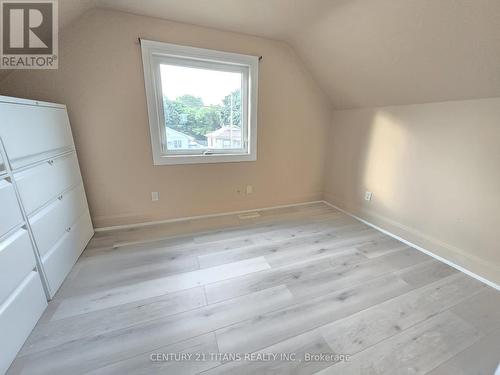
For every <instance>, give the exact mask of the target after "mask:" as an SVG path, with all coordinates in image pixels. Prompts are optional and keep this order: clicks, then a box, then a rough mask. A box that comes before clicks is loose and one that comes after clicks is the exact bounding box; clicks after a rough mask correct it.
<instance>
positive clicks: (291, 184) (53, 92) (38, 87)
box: [0, 10, 331, 227]
mask: <svg viewBox="0 0 500 375" xmlns="http://www.w3.org/2000/svg"><path fill="white" fill-rule="evenodd" d="M138 36H141V37H143V38H148V39H152V40H159V41H165V42H171V43H179V44H186V45H191V46H196V47H204V48H212V49H219V50H223V51H230V52H240V53H245V54H253V55H262V56H263V60H262V62H261V66H260V79H259V116H258V127H259V130H258V161H257V162H246V163H224V164H210V165H208V164H203V165H182V166H156V167H153V163H152V156H151V144H150V139H149V129H148V119H147V112H146V102H145V94H144V82H143V72H142V63H141V57H140V48H139V45H138V44H137V37H138ZM59 66H60V68H59V70H57V71H42V72H15V73H13V74H11V75H10V76H9V77H7V79H6V81H4V82H2V83H1V84H0V85H1V87H0V93H2V94H3V95H12V96H20V97H26V98H32V99H41V100H48V101H56V102H61V103H65V104H67V106H68V110H69V115H70V120H71V124H72V128H73V133H74V137H75V142H76V147H77V152H78V155H79V159H80V164H81V169H82V173H83V178H84V180H85V187H86V191H87V195H88V198H89V203H90V209H91V214H92V218H93V221H94V225H95V226H97V227H101V226H109V225H119V224H126V223H135V222H143V221H149V220H159V219H168V218H176V217H183V216H192V215H202V214H208V213H216V212H225V211H232V210H240V209H250V208H257V207H264V206H272V205H279V204H288V203H294V202H303V201H310V200H317V199H321V198H322V188H323V186H322V185H323V175H322V174H323V170H324V168H323V162H324V160H325V155H324V154H325V149H326V134H327V128H328V126H329V121H330V115H331V113H330V106H329V103H328V102H327V100H326V99H325V95H324V94H323V92H321V91H320V90H319V89H318V87H317V85H316V84H315V82H314V81H313V80H312V79H311V77H310V75H309V74H308V72H307V71H306V69H305V68H304V66H303V65H302V63H301V61H300V60H299V59H298V58H297V56H296V55H295V54H294V52H293V51H292V50H291V49H290V48H289V47H288V45H286V44H284V43H281V42H277V41H272V40H267V39H262V38H257V37H252V36H247V35H242V34H235V33H230V32H222V31H217V30H214V29H207V28H202V27H196V26H192V25H187V24H180V23H172V22H168V21H164V20H160V19H155V18H146V17H140V16H134V15H131V14H127V13H122V12H114V11H106V10H95V11H90V12H88V13H86V14H85V15H84V16H83V17H82V18H81V19H79V20H78V22H77V23H74V24H73V25H71V26H70V27H69V28H67V29H65V30H64V32H63V33H62V40H61V44H60V62H59ZM246 184H252V185H254V194H252V195H241V194H238V193H237V192H236V191H237V189H238V188H242V187H243V186H245V185H246ZM151 191H159V192H160V201H158V202H151Z"/></svg>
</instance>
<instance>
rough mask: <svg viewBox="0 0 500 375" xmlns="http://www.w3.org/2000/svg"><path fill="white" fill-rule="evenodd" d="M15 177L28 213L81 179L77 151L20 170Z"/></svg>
mask: <svg viewBox="0 0 500 375" xmlns="http://www.w3.org/2000/svg"><path fill="white" fill-rule="evenodd" d="M14 178H15V179H16V183H17V187H18V188H19V193H20V194H21V199H22V201H23V204H24V208H25V209H26V212H27V213H28V215H29V214H31V213H32V212H33V211H35V210H36V209H38V208H40V207H41V206H43V205H44V204H45V203H47V202H49V201H50V200H52V199H54V198H56V197H58V196H59V195H60V194H61V193H62V192H63V191H64V190H66V189H68V188H69V187H71V186H72V185H76V184H77V183H78V182H80V181H81V177H80V169H79V167H78V161H77V159H76V154H75V153H71V154H70V155H67V156H64V157H60V158H57V159H54V160H51V161H49V162H46V163H43V164H39V165H37V166H34V167H33V168H30V169H27V170H24V171H22V172H18V173H16V174H15V175H14Z"/></svg>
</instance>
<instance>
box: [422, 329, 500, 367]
mask: <svg viewBox="0 0 500 375" xmlns="http://www.w3.org/2000/svg"><path fill="white" fill-rule="evenodd" d="M498 368H500V330H498V329H497V330H496V331H492V332H491V333H490V334H489V335H488V336H486V337H484V338H482V339H480V340H479V341H476V342H475V343H474V344H472V345H471V346H469V347H468V348H466V349H464V350H462V351H461V352H460V353H458V354H456V355H455V356H453V357H452V358H451V359H449V360H448V361H446V362H445V363H443V364H441V365H439V366H438V367H436V368H435V369H434V370H432V371H430V372H428V373H427V374H428V375H450V374H453V375H493V374H495V370H497V369H498Z"/></svg>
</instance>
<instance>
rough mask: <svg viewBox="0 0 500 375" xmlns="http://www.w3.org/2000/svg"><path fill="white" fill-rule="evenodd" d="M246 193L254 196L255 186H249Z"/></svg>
mask: <svg viewBox="0 0 500 375" xmlns="http://www.w3.org/2000/svg"><path fill="white" fill-rule="evenodd" d="M246 192H247V194H253V185H247V188H246Z"/></svg>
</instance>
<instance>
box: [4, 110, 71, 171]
mask: <svg viewBox="0 0 500 375" xmlns="http://www.w3.org/2000/svg"><path fill="white" fill-rule="evenodd" d="M0 115H1V117H2V121H1V122H0V137H2V139H3V142H4V145H5V149H6V151H7V155H8V156H9V159H10V161H11V163H12V164H13V166H14V167H16V166H17V165H18V164H19V163H21V164H22V162H20V160H21V159H29V157H30V156H33V155H37V154H43V153H50V152H54V150H58V149H61V148H67V147H73V138H72V134H71V128H70V126H69V120H68V115H67V114H66V110H65V109H64V108H63V107H59V108H56V107H42V106H32V105H20V104H12V103H0Z"/></svg>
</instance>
